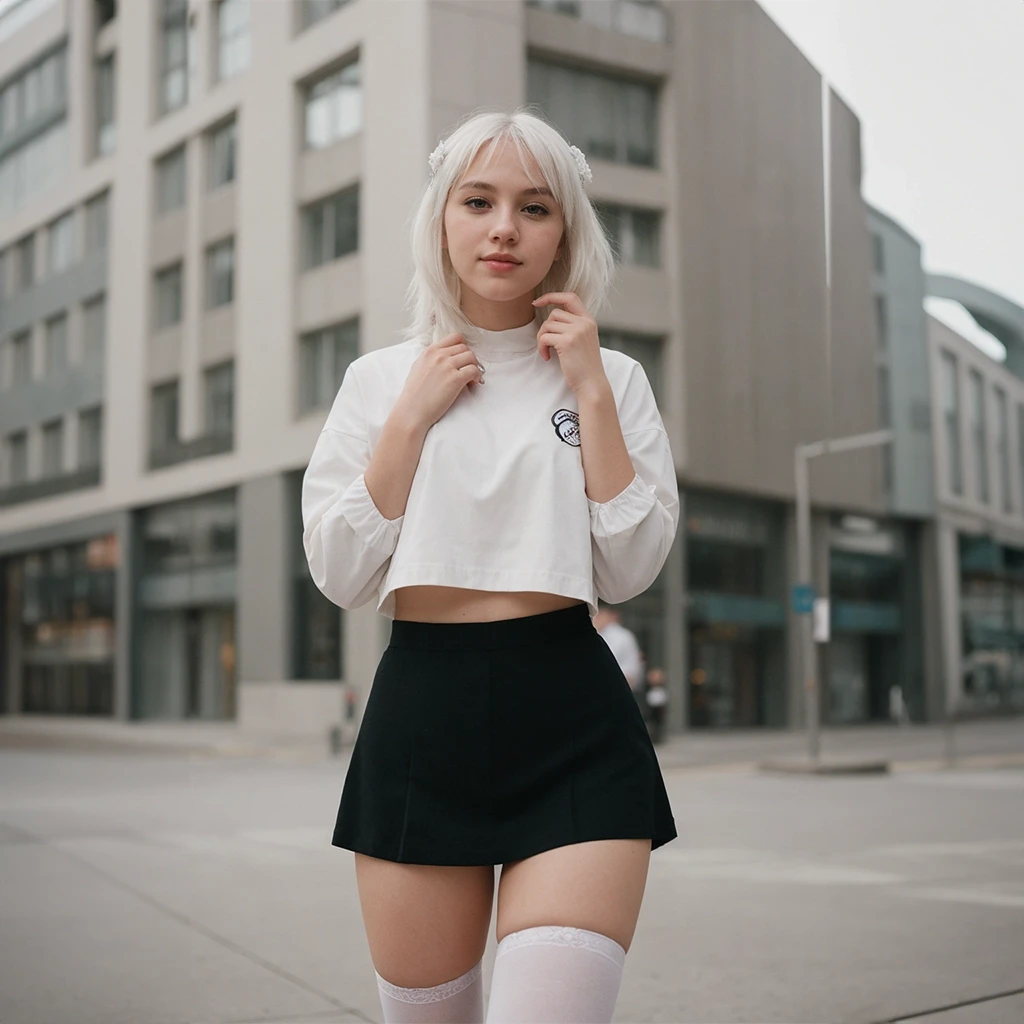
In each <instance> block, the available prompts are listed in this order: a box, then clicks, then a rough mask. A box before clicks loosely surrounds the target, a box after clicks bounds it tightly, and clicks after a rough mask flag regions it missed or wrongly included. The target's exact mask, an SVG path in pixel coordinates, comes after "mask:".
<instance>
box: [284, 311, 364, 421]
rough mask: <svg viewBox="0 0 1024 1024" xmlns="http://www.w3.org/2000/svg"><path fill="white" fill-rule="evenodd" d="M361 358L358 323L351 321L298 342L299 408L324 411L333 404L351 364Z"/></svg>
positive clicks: (305, 410)
mask: <svg viewBox="0 0 1024 1024" xmlns="http://www.w3.org/2000/svg"><path fill="white" fill-rule="evenodd" d="M358 355H359V321H358V320H348V321H346V322H345V323H341V324H332V325H331V326H330V327H323V328H321V329H320V330H318V331H309V332H308V333H307V334H303V335H302V337H301V338H300V339H299V359H300V370H299V409H300V411H301V412H309V411H310V410H311V409H325V408H327V407H328V406H329V405H330V404H331V402H333V401H334V396H335V395H336V394H337V393H338V388H340V387H341V380H342V378H343V377H344V376H345V371H346V370H347V369H348V364H349V363H351V362H352V360H353V359H355V358H357V357H358Z"/></svg>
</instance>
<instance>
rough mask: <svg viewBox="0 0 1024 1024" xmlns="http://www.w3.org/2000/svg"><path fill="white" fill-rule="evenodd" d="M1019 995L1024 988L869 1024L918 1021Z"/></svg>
mask: <svg viewBox="0 0 1024 1024" xmlns="http://www.w3.org/2000/svg"><path fill="white" fill-rule="evenodd" d="M1020 995H1024V988H1013V989H1009V990H1008V991H1006V992H993V993H992V994H991V995H987V996H978V997H977V998H976V999H961V1000H960V1001H959V1002H956V1003H946V1005H945V1006H933V1007H931V1008H930V1009H927V1010H916V1011H915V1012H914V1013H907V1014H902V1015H901V1016H899V1017H884V1018H882V1019H881V1020H875V1021H871V1024H903V1022H904V1021H908V1020H920V1019H921V1018H922V1017H930V1016H932V1015H933V1014H939V1013H949V1012H950V1011H952V1010H962V1009H963V1008H964V1007H966V1006H979V1005H980V1004H981V1003H993V1002H995V1001H996V1000H997V999H1011V998H1012V997H1013V996H1020Z"/></svg>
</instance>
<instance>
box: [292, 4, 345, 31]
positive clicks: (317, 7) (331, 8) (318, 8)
mask: <svg viewBox="0 0 1024 1024" xmlns="http://www.w3.org/2000/svg"><path fill="white" fill-rule="evenodd" d="M346 3H348V0H302V27H303V28H309V26H310V25H315V24H316V23H317V22H318V21H320V20H321V19H322V18H326V17H327V15H328V14H333V13H334V12H335V11H336V10H338V8H339V7H342V6H344V5H345V4H346Z"/></svg>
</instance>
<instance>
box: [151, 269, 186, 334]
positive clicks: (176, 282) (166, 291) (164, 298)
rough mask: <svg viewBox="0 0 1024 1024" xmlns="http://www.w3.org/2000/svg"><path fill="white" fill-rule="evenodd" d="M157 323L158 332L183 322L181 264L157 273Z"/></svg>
mask: <svg viewBox="0 0 1024 1024" xmlns="http://www.w3.org/2000/svg"><path fill="white" fill-rule="evenodd" d="M155 283H156V300H155V307H156V308H155V321H154V326H155V327H156V329H157V330H161V329H162V328H164V327H173V326H174V325H175V324H177V323H180V322H181V304H182V294H181V264H180V263H175V264H174V265H173V266H170V267H166V268H165V269H164V270H159V271H157V274H156V278H155Z"/></svg>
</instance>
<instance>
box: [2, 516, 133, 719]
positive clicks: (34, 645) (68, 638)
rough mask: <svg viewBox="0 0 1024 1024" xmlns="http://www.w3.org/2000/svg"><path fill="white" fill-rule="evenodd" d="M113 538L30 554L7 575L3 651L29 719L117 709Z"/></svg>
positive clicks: (12, 562) (12, 564)
mask: <svg viewBox="0 0 1024 1024" xmlns="http://www.w3.org/2000/svg"><path fill="white" fill-rule="evenodd" d="M117 567H118V546H117V538H116V537H115V536H114V535H112V534H111V535H106V536H101V537H95V538H92V539H91V540H88V541H82V542H78V543H72V544H65V545H60V546H58V547H53V548H48V549H46V550H42V551H32V552H29V553H27V554H24V555H21V556H19V557H16V558H13V559H11V560H9V561H8V562H7V564H6V566H5V571H4V587H5V597H6V601H5V602H4V607H5V608H6V621H5V622H4V632H5V638H6V643H5V644H4V647H6V648H7V649H8V650H11V651H13V652H14V658H13V659H12V660H11V662H10V663H9V668H10V669H11V675H12V683H13V685H14V686H15V687H18V686H19V685H20V706H21V710H22V711H23V712H26V713H36V714H39V713H42V714H56V715H110V714H112V713H113V710H114V647H115V632H114V629H115V614H114V600H115V584H116V577H117Z"/></svg>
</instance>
